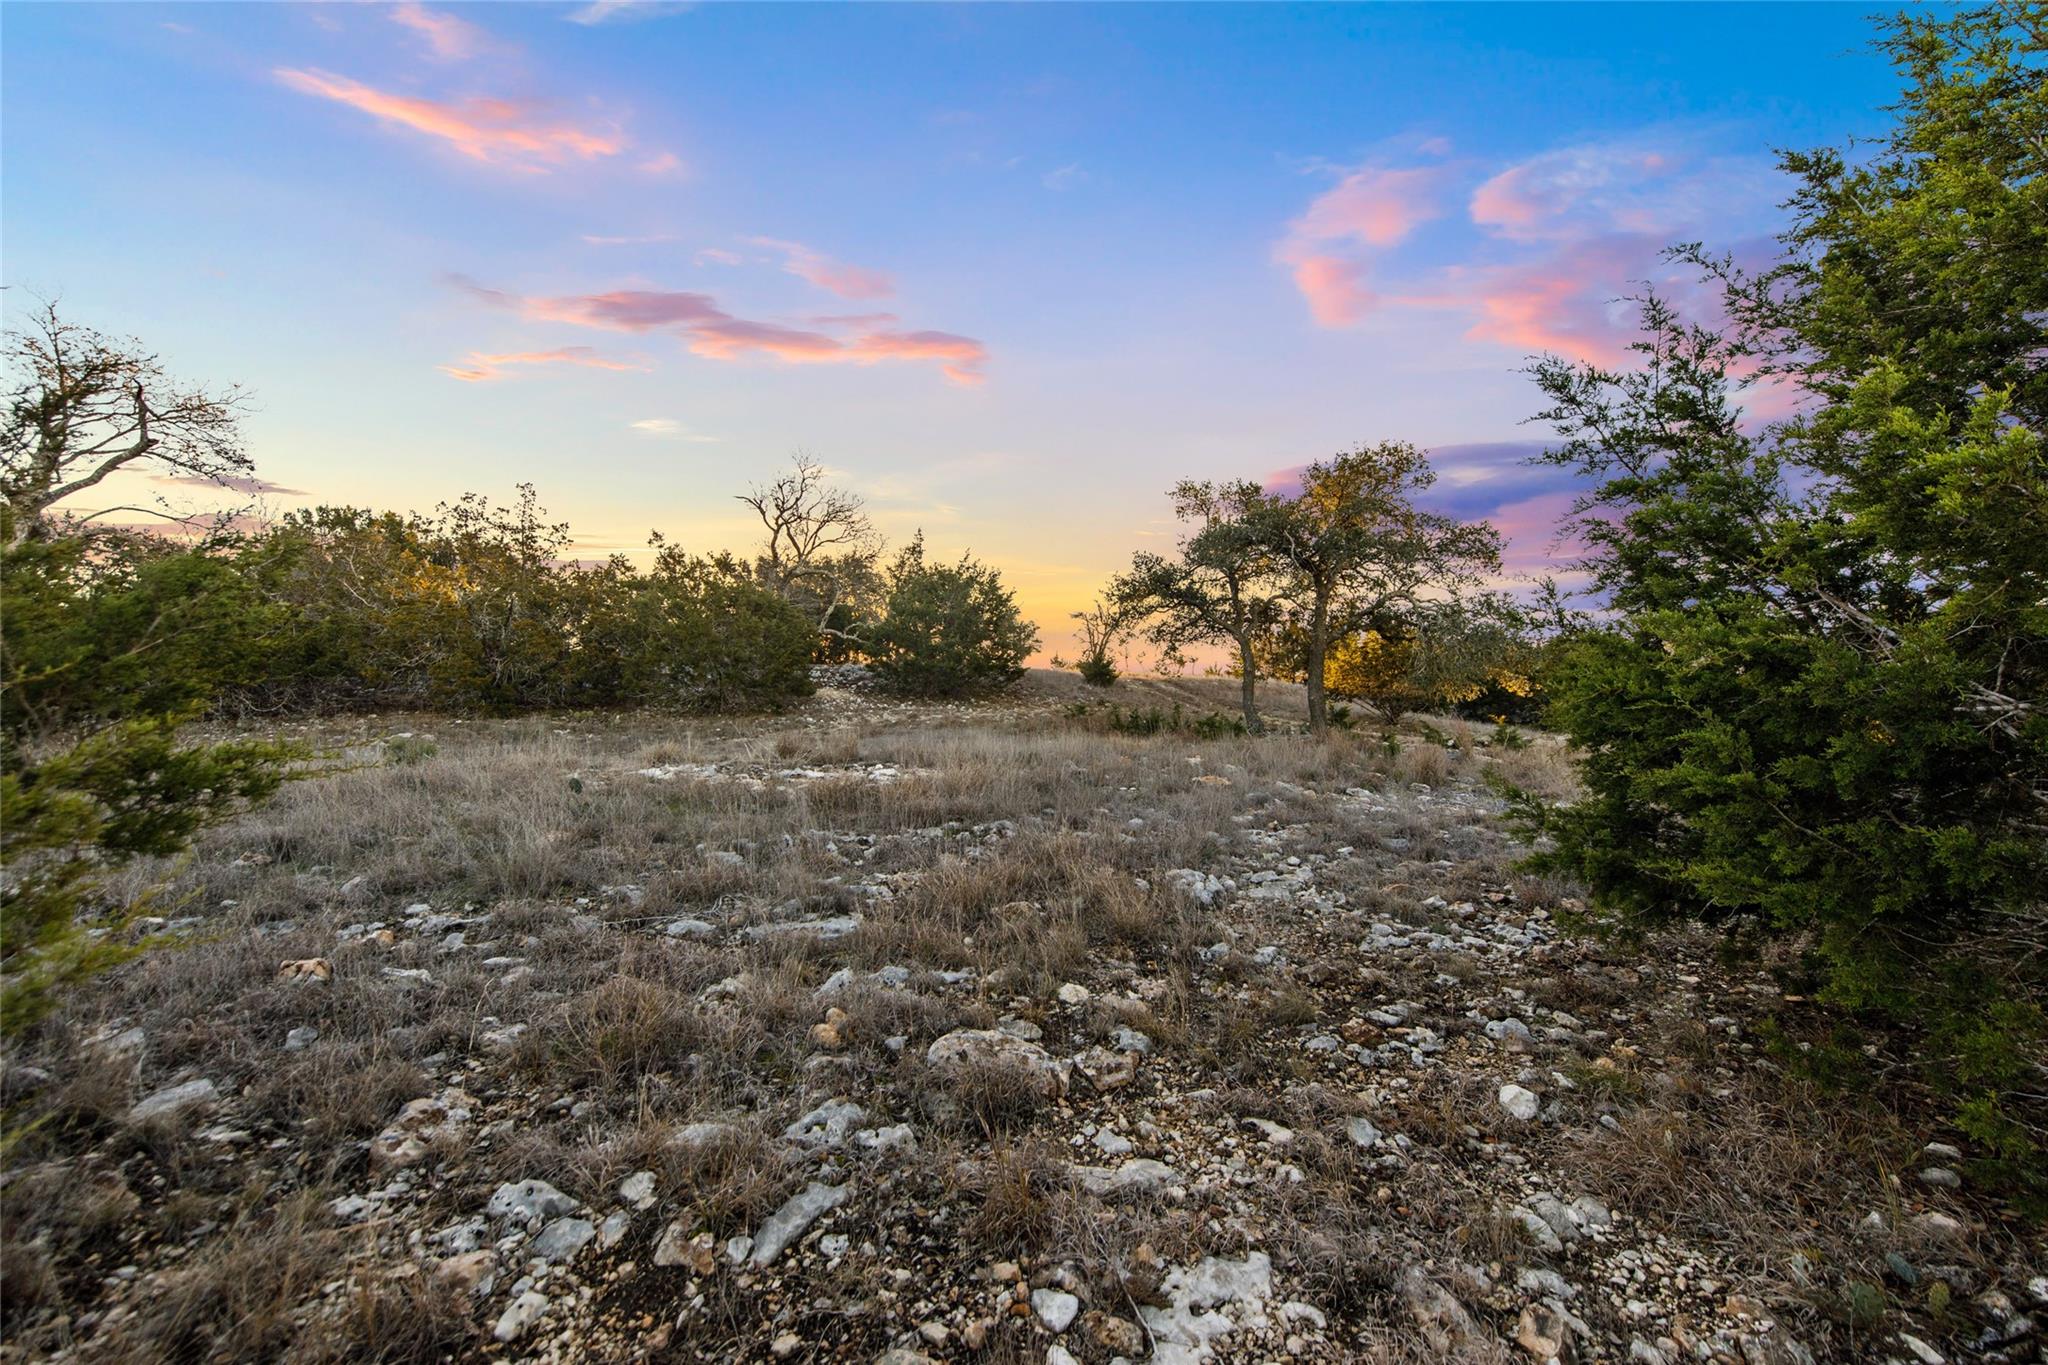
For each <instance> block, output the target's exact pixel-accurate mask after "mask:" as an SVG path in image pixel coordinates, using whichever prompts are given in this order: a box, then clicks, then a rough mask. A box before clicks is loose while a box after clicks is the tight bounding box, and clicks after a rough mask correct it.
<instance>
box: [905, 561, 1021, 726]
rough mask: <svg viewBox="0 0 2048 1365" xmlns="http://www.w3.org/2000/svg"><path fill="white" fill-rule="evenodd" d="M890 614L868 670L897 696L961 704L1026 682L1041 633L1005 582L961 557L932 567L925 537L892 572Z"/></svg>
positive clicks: (987, 567)
mask: <svg viewBox="0 0 2048 1365" xmlns="http://www.w3.org/2000/svg"><path fill="white" fill-rule="evenodd" d="M888 582H889V599H888V609H887V612H886V614H885V615H884V616H883V618H882V620H881V622H880V623H879V624H878V625H876V626H875V627H874V629H873V631H872V632H871V634H870V637H869V644H868V651H869V657H870V659H871V663H870V667H871V668H873V670H874V672H875V674H876V675H877V676H878V677H879V678H881V680H882V681H883V683H884V684H885V685H887V686H889V687H891V688H893V689H895V690H896V691H899V692H905V693H908V694H910V695H912V696H921V697H957V696H968V695H972V694H974V693H977V692H989V691H994V690H996V689H998V688H1002V687H1007V686H1008V685H1009V684H1011V683H1013V682H1015V681H1016V680H1017V679H1018V678H1021V677H1023V676H1024V660H1025V659H1026V658H1028V657H1029V656H1030V654H1031V651H1032V650H1033V649H1035V648H1037V647H1038V628H1037V627H1035V626H1033V625H1032V624H1031V623H1030V622H1028V621H1026V620H1025V619H1024V618H1023V616H1022V615H1021V614H1020V613H1019V612H1018V610H1017V602H1016V599H1015V598H1014V597H1013V596H1012V595H1011V593H1010V590H1009V589H1008V588H1005V587H1004V586H1003V580H1002V576H1001V575H1000V574H998V573H997V572H996V571H995V570H994V569H992V568H990V567H989V566H988V565H986V564H982V563H980V562H979V561H977V560H975V559H972V558H970V557H968V556H966V555H962V556H961V558H960V561H959V563H957V564H932V563H930V562H928V561H927V560H926V558H925V553H924V536H923V535H922V534H920V535H919V536H918V537H917V538H916V539H914V540H913V541H911V543H910V544H908V545H906V546H904V547H903V550H902V552H901V553H900V554H898V555H897V557H896V562H895V563H894V564H892V565H891V566H890V568H889V573H888Z"/></svg>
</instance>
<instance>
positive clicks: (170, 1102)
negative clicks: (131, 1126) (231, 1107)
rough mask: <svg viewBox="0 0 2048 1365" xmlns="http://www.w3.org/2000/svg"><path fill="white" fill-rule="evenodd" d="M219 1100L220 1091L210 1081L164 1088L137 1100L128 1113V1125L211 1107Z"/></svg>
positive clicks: (189, 1082)
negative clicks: (188, 1110) (193, 1109)
mask: <svg viewBox="0 0 2048 1365" xmlns="http://www.w3.org/2000/svg"><path fill="white" fill-rule="evenodd" d="M219 1099H220V1091H219V1089H217V1088H216V1087H215V1086H214V1083H213V1082H212V1081H186V1082H185V1083H184V1084H183V1085H173V1086H166V1087H165V1088H164V1089H162V1090H159V1091H157V1092H156V1093H155V1094H153V1095H149V1096H147V1097H145V1098H143V1099H140V1100H137V1101H136V1102H135V1104H134V1106H133V1107H132V1108H130V1109H129V1111H128V1121H129V1122H130V1123H147V1122H149V1121H150V1120H151V1119H158V1118H162V1117H164V1116H165V1115H167V1114H176V1113H179V1112H181V1111H183V1110H186V1109H191V1108H195V1107H206V1106H211V1105H213V1104H214V1103H216V1102H217V1101H218V1100H219Z"/></svg>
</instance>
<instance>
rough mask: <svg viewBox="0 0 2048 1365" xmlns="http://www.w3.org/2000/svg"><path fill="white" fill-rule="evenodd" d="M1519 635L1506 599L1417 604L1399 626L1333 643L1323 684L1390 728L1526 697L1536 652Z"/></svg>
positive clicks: (1520, 622) (1514, 608)
mask: <svg viewBox="0 0 2048 1365" xmlns="http://www.w3.org/2000/svg"><path fill="white" fill-rule="evenodd" d="M1525 630H1526V621H1525V613H1524V612H1523V610H1522V609H1521V608H1520V607H1519V606H1518V605H1517V604H1516V603H1515V602H1513V601H1512V600H1511V599H1509V598H1508V597H1507V596H1506V595H1505V594H1500V593H1480V594H1477V595H1474V596H1472V597H1469V598H1452V599H1448V600H1444V601H1433V602H1424V603H1421V604H1418V605H1417V606H1416V607H1414V608H1413V609H1411V610H1410V611H1409V612H1407V613H1406V614H1405V615H1404V617H1403V618H1402V619H1401V620H1400V622H1399V623H1398V624H1393V625H1389V626H1387V627H1386V628H1385V629H1384V630H1380V629H1368V630H1365V631H1362V632H1359V633H1357V634H1354V635H1348V636H1345V637H1343V638H1341V639H1339V640H1338V641H1337V642H1336V644H1335V645H1333V646H1332V648H1331V650H1330V655H1329V660H1328V662H1327V664H1326V665H1325V667H1324V677H1325V679H1326V681H1327V686H1328V689H1329V691H1330V692H1332V693H1334V694H1336V695H1337V696H1340V697H1355V698H1357V699H1358V700H1360V701H1362V702H1364V703H1365V704H1366V705H1368V706H1370V707H1371V708H1372V709H1373V710H1374V711H1376V712H1378V713H1379V717H1380V719H1381V721H1382V722H1383V723H1385V724H1386V725H1388V726H1390V727H1391V726H1394V725H1398V724H1399V723H1400V721H1401V718H1402V717H1403V716H1405V715H1407V714H1408V713H1409V712H1411V711H1421V710H1427V709H1429V708H1432V707H1442V706H1455V705H1458V704H1460V703H1463V702H1470V701H1473V700H1475V699H1477V698H1479V697H1481V696H1485V695H1487V694H1488V693H1489V692H1492V693H1498V694H1504V695H1507V696H1511V697H1526V696H1528V695H1529V694H1530V693H1531V692H1532V691H1533V690H1534V683H1533V682H1532V681H1531V677H1530V675H1531V673H1532V672H1533V668H1534V663H1535V647H1534V646H1533V644H1532V643H1531V641H1530V640H1529V639H1528V638H1527V635H1526V634H1525Z"/></svg>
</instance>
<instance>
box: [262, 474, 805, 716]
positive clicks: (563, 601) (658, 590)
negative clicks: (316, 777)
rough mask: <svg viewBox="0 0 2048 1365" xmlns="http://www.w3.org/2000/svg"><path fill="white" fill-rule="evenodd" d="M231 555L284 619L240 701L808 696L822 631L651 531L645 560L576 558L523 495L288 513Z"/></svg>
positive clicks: (732, 703) (539, 701)
mask: <svg viewBox="0 0 2048 1365" xmlns="http://www.w3.org/2000/svg"><path fill="white" fill-rule="evenodd" d="M231 553H232V556H233V558H234V560H235V562H236V563H237V565H238V567H240V568H241V570H242V571H243V572H244V573H246V574H247V575H248V576H249V578H250V579H251V580H252V581H253V582H254V583H255V584H256V587H257V591H258V592H259V593H260V594H261V596H262V597H263V598H264V600H265V601H266V602H269V603H273V604H275V605H276V606H277V607H278V608H279V609H280V610H281V612H282V614H283V618H284V620H285V622H286V627H285V629H284V630H283V632H282V633H281V636H280V637H279V638H277V639H276V640H275V641H274V648H273V651H272V654H271V666H270V667H269V668H268V669H267V670H266V671H264V672H263V673H261V674H260V675H257V676H255V677H253V678H251V679H248V680H247V681H246V683H245V685H244V687H243V689H242V691H241V693H240V694H239V695H240V696H241V697H242V698H244V699H245V700H246V701H247V703H248V704H250V705H257V706H273V705H305V706H338V705H340V706H345V705H367V704H379V705H400V706H431V707H442V708H449V709H456V710H471V709H474V710H490V711H510V710H523V709H531V708H538V707H561V706H593V705H621V704H645V705H656V706H675V707H682V708H688V709H700V710H701V709H734V708H747V707H752V708H773V707H776V706H780V705H784V704H786V703H788V702H789V701H791V700H794V699H796V698H799V697H802V696H805V695H808V693H809V691H810V680H809V667H808V665H809V660H810V651H811V646H812V644H813V642H814V641H815V639H816V636H817V630H816V627H815V626H814V625H812V624H811V623H810V622H809V621H808V620H806V619H805V617H804V615H803V613H802V612H801V611H800V610H798V609H797V608H796V607H795V606H793V605H791V604H790V603H789V602H788V601H786V600H785V599H783V598H782V597H780V596H779V595H777V594H775V593H773V592H771V591H769V590H768V589H767V588H765V587H763V586H761V585H760V584H759V583H758V582H757V581H756V580H755V579H754V577H753V575H752V573H751V572H750V571H749V570H748V569H747V568H746V567H745V566H743V565H741V564H739V563H737V562H736V561H734V560H731V559H728V558H715V559H704V558H698V557H692V556H689V555H686V554H684V553H682V552H681V551H680V550H678V549H676V548H675V547H673V546H667V545H663V544H661V543H660V542H659V540H658V539H657V542H656V552H655V556H654V561H653V563H652V564H651V565H650V566H649V567H648V568H647V569H646V570H644V571H643V570H640V569H636V568H635V567H634V566H633V565H632V564H630V563H629V562H628V561H627V560H626V559H625V558H623V557H622V556H614V557H612V558H611V559H608V560H606V561H605V562H603V563H601V564H598V565H594V566H586V565H579V564H577V563H574V562H572V561H570V560H568V559H567V558H565V556H566V555H567V553H568V528H567V527H564V526H559V525H551V524H549V523H547V522H546V521H545V520H544V519H543V514H542V513H541V512H540V510H539V508H538V506H537V505H536V501H535V498H534V494H533V490H532V489H530V488H527V489H522V490H521V493H520V500H519V502H518V503H517V504H516V505H515V506H513V507H511V508H498V507H494V506H493V505H492V504H491V503H490V502H488V501H487V500H485V499H483V498H478V497H470V498H465V499H464V500H463V501H462V502H461V503H458V504H456V505H455V506H453V507H444V508H442V509H441V510H440V512H438V513H437V514H435V515H433V516H430V517H417V516H416V517H410V518H402V517H399V516H397V515H395V514H391V513H385V514H382V515H375V514H371V513H368V512H361V511H356V510H353V509H334V508H322V509H319V510H318V511H314V512H305V513H295V514H293V515H292V516H290V517H288V518H286V519H285V520H284V521H283V522H282V523H280V524H279V525H278V526H276V527H274V528H272V529H271V530H270V531H268V532H267V533H266V534H264V535H262V536H259V537H257V538H255V539H253V540H250V541H247V542H244V543H242V544H240V545H238V546H235V547H233V549H232V551H231Z"/></svg>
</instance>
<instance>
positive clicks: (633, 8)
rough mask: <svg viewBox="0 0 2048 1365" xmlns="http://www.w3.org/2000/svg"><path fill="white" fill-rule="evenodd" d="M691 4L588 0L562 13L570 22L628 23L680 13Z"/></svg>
mask: <svg viewBox="0 0 2048 1365" xmlns="http://www.w3.org/2000/svg"><path fill="white" fill-rule="evenodd" d="M691 8H693V6H692V5H691V4H690V3H689V0H589V3H588V4H583V5H578V6H577V7H576V8H575V9H573V10H571V11H569V13H567V14H565V15H563V16H562V17H563V18H564V19H567V20H568V21H569V22H570V23H572V24H582V25H585V26H586V27H591V26H595V25H597V24H629V23H633V22H636V21H637V20H641V19H659V18H662V17H663V16H665V15H670V14H681V13H683V12H684V11H685V10H688V9H691Z"/></svg>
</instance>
